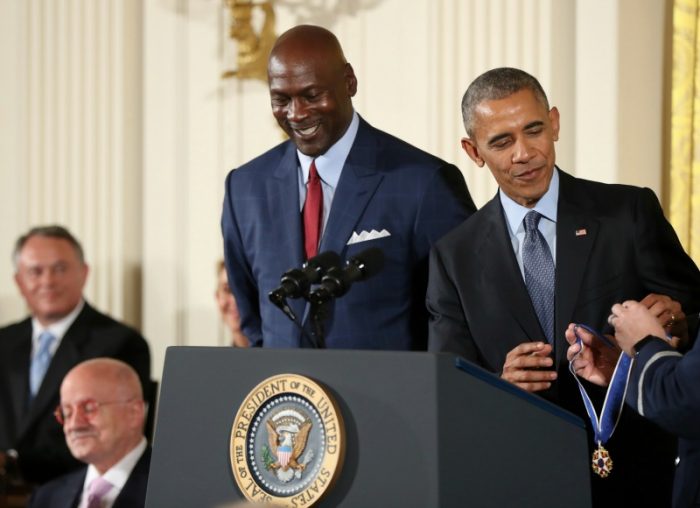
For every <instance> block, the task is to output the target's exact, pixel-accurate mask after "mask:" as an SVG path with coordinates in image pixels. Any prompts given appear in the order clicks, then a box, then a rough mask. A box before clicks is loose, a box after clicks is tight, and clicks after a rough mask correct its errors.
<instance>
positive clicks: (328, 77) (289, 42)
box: [268, 26, 357, 157]
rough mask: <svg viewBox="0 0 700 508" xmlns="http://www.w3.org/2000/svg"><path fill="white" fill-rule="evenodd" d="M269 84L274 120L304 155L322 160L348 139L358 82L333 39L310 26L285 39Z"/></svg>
mask: <svg viewBox="0 0 700 508" xmlns="http://www.w3.org/2000/svg"><path fill="white" fill-rule="evenodd" d="M268 80H269V87H270V103H271V106H272V114H273V115H274V117H275V119H276V120H277V123H278V124H279V125H280V127H281V128H282V129H283V130H284V132H286V133H287V135H288V136H289V138H290V139H291V140H292V142H293V143H294V144H295V145H296V147H297V148H298V149H299V151H301V152H302V153H303V154H306V155H308V156H310V157H318V156H319V155H322V154H324V153H325V152H326V151H327V150H328V149H329V148H330V147H331V146H333V144H334V143H335V142H336V141H338V140H339V139H340V138H341V137H342V136H343V134H344V133H345V131H346V130H347V128H348V126H349V125H350V121H351V120H352V112H353V109H352V97H353V96H354V95H355V93H356V91H357V79H356V78H355V73H354V71H353V69H352V67H351V66H350V64H348V63H346V62H345V58H344V57H343V53H342V50H341V48H340V45H339V44H338V41H337V40H336V39H335V37H334V36H333V34H331V33H330V32H328V31H327V30H325V29H322V28H320V27H311V26H301V27H296V28H293V29H291V30H289V31H288V32H286V33H285V34H283V35H282V36H281V37H280V38H279V39H278V42H277V44H276V45H275V47H274V48H273V50H272V53H271V56H270V61H269V64H268Z"/></svg>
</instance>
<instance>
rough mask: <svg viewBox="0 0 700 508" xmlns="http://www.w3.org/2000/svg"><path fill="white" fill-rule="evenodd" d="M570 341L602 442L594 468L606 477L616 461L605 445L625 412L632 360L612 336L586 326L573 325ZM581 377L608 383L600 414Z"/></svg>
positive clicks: (575, 367) (586, 403) (576, 375)
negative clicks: (623, 408)
mask: <svg viewBox="0 0 700 508" xmlns="http://www.w3.org/2000/svg"><path fill="white" fill-rule="evenodd" d="M566 340H567V341H568V342H569V344H571V346H570V347H569V349H568V351H567V359H568V360H569V371H571V373H572V374H573V375H574V378H575V379H576V382H577V383H578V387H579V391H580V392H581V398H582V399H583V404H584V406H585V407H586V412H587V413H588V417H589V418H590V420H591V424H592V426H593V432H594V434H595V442H596V443H597V444H598V448H597V449H596V450H595V451H594V452H593V462H592V467H593V471H594V472H595V473H596V474H597V475H598V476H600V477H601V478H606V477H607V476H608V475H609V474H610V472H611V471H612V467H613V462H612V459H611V458H610V454H609V453H608V451H607V450H606V449H605V448H604V446H603V445H604V444H605V443H606V442H607V441H608V439H610V437H611V436H612V434H613V432H614V431H615V427H616V426H617V422H618V420H619V418H620V414H621V413H622V405H623V403H624V400H625V392H626V391H627V381H628V379H629V370H630V367H631V365H632V359H631V358H630V357H629V356H627V355H625V354H622V353H621V352H620V349H619V348H617V346H615V345H614V343H613V342H611V341H610V339H608V338H607V337H604V336H603V335H601V334H599V333H597V332H596V331H594V330H592V329H591V328H589V327H587V326H585V325H576V324H573V323H572V324H570V325H569V328H568V329H567V330H566ZM579 376H582V377H583V378H584V379H586V380H588V381H590V382H592V383H595V384H597V385H599V386H606V385H607V386H608V390H607V393H606V394H605V401H604V402H603V407H602V409H601V412H600V417H599V416H598V413H597V412H596V409H595V407H594V406H593V402H592V401H591V398H590V397H589V395H588V393H587V392H586V389H585V387H584V386H583V384H582V383H581V381H580V379H579Z"/></svg>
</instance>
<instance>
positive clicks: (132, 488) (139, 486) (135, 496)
mask: <svg viewBox="0 0 700 508" xmlns="http://www.w3.org/2000/svg"><path fill="white" fill-rule="evenodd" d="M150 463H151V448H150V447H147V448H146V449H145V450H144V452H143V454H142V455H141V457H140V458H139V460H138V462H136V465H135V466H134V469H133V470H132V471H131V474H129V478H128V479H127V480H126V483H125V484H124V487H122V490H121V491H120V492H119V495H118V496H117V499H115V500H114V505H113V506H112V508H140V507H142V506H144V504H145V502H146V485H147V483H148V467H149V465H150Z"/></svg>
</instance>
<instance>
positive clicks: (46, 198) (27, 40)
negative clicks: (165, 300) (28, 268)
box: [0, 0, 141, 324]
mask: <svg viewBox="0 0 700 508" xmlns="http://www.w3.org/2000/svg"><path fill="white" fill-rule="evenodd" d="M137 5H138V2H137V1H136V0H126V1H123V2H113V1H111V0H55V1H54V0H25V1H15V0H6V1H5V2H3V7H2V8H3V9H4V12H3V14H5V15H6V16H2V17H3V19H4V20H7V23H8V24H9V25H12V26H14V27H16V28H15V29H13V30H12V31H11V32H10V33H13V34H14V38H13V40H12V44H11V45H10V47H12V48H14V50H15V51H16V52H17V53H15V56H16V55H17V54H19V55H21V58H15V59H14V60H11V61H8V60H7V59H3V64H8V63H10V62H11V63H12V65H11V66H10V67H9V68H10V69H11V70H12V72H11V73H10V74H11V75H14V76H15V81H14V84H15V90H14V92H13V93H12V94H11V97H12V100H13V103H14V104H13V109H12V110H11V115H10V116H9V118H11V121H12V124H13V126H12V127H10V125H9V122H8V125H7V126H5V125H3V133H4V132H7V131H8V130H10V129H12V131H14V132H15V136H16V137H17V138H16V139H17V143H16V144H15V145H13V146H12V147H11V149H10V150H11V152H12V154H13V155H11V158H12V159H11V160H13V161H15V163H14V164H13V167H14V171H16V178H15V179H14V182H13V183H10V185H8V186H7V187H5V188H6V189H8V190H9V191H10V192H12V191H13V190H14V191H15V192H17V196H16V211H15V213H14V214H13V215H12V222H11V225H8V226H7V227H6V229H5V231H4V233H5V235H3V236H4V238H5V239H4V242H3V245H2V246H3V248H4V251H5V252H6V253H7V258H9V252H10V250H11V248H12V243H13V242H14V240H15V239H16V238H17V237H18V236H19V235H20V234H22V233H23V232H25V231H26V230H27V229H28V228H29V227H31V226H34V225H39V224H49V223H60V224H64V225H66V226H67V227H68V228H69V229H71V230H72V231H73V233H74V234H75V235H76V236H77V237H78V238H79V239H80V240H81V241H82V243H83V246H84V248H85V251H86V254H87V257H88V262H89V263H90V265H91V267H92V272H91V276H90V278H89V280H88V286H87V289H86V295H87V297H88V299H89V300H90V301H91V302H92V303H94V304H95V305H97V306H98V307H100V308H103V309H107V310H109V311H110V312H111V313H113V314H114V315H116V316H117V317H120V318H124V319H126V320H127V321H130V322H132V323H134V324H138V321H139V310H140V284H138V281H137V280H136V278H137V277H138V274H137V273H136V272H135V271H134V270H133V269H131V270H129V269H128V266H129V264H128V263H127V259H128V258H127V255H126V253H127V251H128V249H127V248H126V247H125V246H126V245H127V244H129V245H140V238H141V229H140V226H139V224H138V221H140V220H141V214H140V213H139V214H138V216H133V215H129V214H128V213H127V212H126V210H127V209H131V208H133V207H136V208H137V209H140V203H139V202H133V201H132V198H133V197H136V198H137V199H138V198H139V196H140V194H139V193H138V192H134V184H135V183H136V184H138V187H140V184H139V182H136V181H135V180H134V178H133V174H140V170H141V167H140V159H135V158H134V157H133V152H134V150H135V147H137V146H138V145H137V144H136V145H135V144H134V143H133V142H132V141H133V139H132V138H127V137H125V136H124V132H125V129H127V128H128V126H126V125H125V118H126V117H129V118H130V119H131V121H133V120H134V119H137V121H139V120H138V118H139V116H140V113H139V112H138V111H136V112H135V111H133V108H137V107H138V105H139V103H134V102H132V101H130V100H127V97H126V96H125V94H124V85H125V83H128V82H133V81H134V80H138V79H139V76H140V68H138V67H135V66H134V65H133V64H134V62H138V59H135V58H134V55H133V51H134V50H136V51H140V49H141V45H140V44H138V45H137V46H134V45H133V44H131V45H128V44H126V41H125V38H124V35H125V30H124V27H125V26H126V25H130V24H134V23H136V24H137V25H138V18H139V17H140V11H139V10H137V9H135V6H137ZM127 14H128V15H127ZM134 17H136V20H135V19H134ZM137 35H138V37H139V38H140V33H139V34H137ZM3 81H5V80H3ZM5 86H8V85H7V84H6V85H5ZM8 113H10V111H8ZM139 122H140V121H139ZM138 131H139V132H140V129H139V130H138ZM4 157H5V155H3V159H4ZM9 160H10V159H8V161H9ZM126 160H129V161H130V164H129V166H128V167H127V166H126V165H125V161H126ZM134 161H137V162H138V164H133V163H134ZM3 162H6V161H5V160H3ZM3 167H4V168H6V167H9V166H5V165H3ZM5 171H7V169H3V172H5ZM138 187H136V188H138ZM11 202H13V201H11ZM126 217H128V218H129V219H130V221H131V222H130V223H127V222H125V218H126ZM133 261H134V260H133V258H131V259H130V262H131V263H132V264H133ZM11 273H12V269H11V268H9V269H3V271H2V274H3V276H5V278H4V280H5V281H6V282H8V283H7V284H3V285H2V286H0V287H2V288H3V290H2V291H3V294H2V298H3V299H4V298H14V299H15V301H16V302H17V304H14V305H12V306H7V307H5V306H3V307H2V310H0V314H1V315H2V317H3V321H7V320H10V319H17V318H19V317H21V316H22V314H23V312H24V310H23V306H22V304H21V300H19V297H18V295H17V292H16V289H15V288H14V287H13V284H12V283H11V282H9V277H7V276H8V275H9V276H10V277H11ZM127 286H128V287H129V288H130V291H129V293H128V294H127V293H126V292H125V290H124V288H125V287H127ZM13 294H14V296H11V295H13ZM6 310H7V311H6Z"/></svg>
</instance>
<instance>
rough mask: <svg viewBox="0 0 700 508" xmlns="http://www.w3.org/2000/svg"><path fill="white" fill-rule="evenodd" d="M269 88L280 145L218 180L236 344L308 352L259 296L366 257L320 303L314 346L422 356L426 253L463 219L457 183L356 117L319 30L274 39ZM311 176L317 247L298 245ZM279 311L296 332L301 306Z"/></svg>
mask: <svg viewBox="0 0 700 508" xmlns="http://www.w3.org/2000/svg"><path fill="white" fill-rule="evenodd" d="M268 77H269V89H270V101H271V105H272V113H273V115H274V116H275V118H276V119H277V122H278V123H279V125H280V127H282V129H283V130H284V131H285V132H286V133H287V134H288V136H289V140H288V141H285V142H284V143H282V144H280V145H278V146H276V147H274V148H272V149H271V150H269V151H267V152H266V153H264V154H262V155H260V156H259V157H257V158H255V159H253V160H252V161H250V162H248V163H246V164H244V165H243V166H241V167H239V168H237V169H235V170H234V171H232V172H231V173H230V174H229V175H228V178H227V180H226V196H225V199H224V205H223V215H222V230H223V237H224V252H225V259H226V266H227V270H228V275H229V284H230V286H231V290H232V292H233V294H234V295H235V297H236V302H237V303H238V308H239V311H240V316H241V328H242V331H243V333H244V334H245V336H246V337H248V339H249V340H250V342H251V344H252V345H257V346H265V347H286V348H294V347H313V346H318V345H319V342H320V341H318V340H317V337H314V336H312V335H311V334H310V333H309V327H306V328H305V330H306V333H302V331H301V327H298V326H297V325H295V324H294V323H293V322H292V321H290V320H289V319H288V318H287V316H285V315H284V314H283V313H282V312H281V311H280V309H278V308H276V307H275V306H274V305H273V304H272V303H271V302H270V300H269V299H268V293H269V292H270V291H272V290H274V289H275V288H277V287H278V286H279V285H280V277H281V276H282V274H283V273H284V272H286V271H287V270H289V269H290V268H298V267H301V265H302V263H303V262H304V261H305V260H306V259H308V258H309V257H313V253H312V254H309V252H311V251H313V252H320V253H323V252H325V251H333V252H336V253H338V254H339V255H340V258H341V260H347V259H349V258H351V257H353V256H355V255H357V254H359V253H361V252H362V251H364V250H365V249H368V248H371V247H375V248H378V249H380V250H381V251H382V252H383V253H384V257H385V262H384V268H383V269H382V270H381V271H380V272H379V273H378V274H377V275H375V276H373V277H372V278H370V279H368V280H366V281H361V282H357V283H356V284H354V285H353V287H351V288H350V291H349V292H348V293H347V294H345V295H344V296H342V297H340V298H337V299H335V300H333V301H332V302H330V304H329V309H328V312H327V319H326V320H325V321H324V323H323V324H324V328H325V330H324V331H325V346H327V347H328V348H344V349H384V350H410V349H415V350H425V349H426V346H427V339H426V337H427V322H428V316H427V311H426V309H425V289H426V285H427V275H428V269H427V267H428V253H429V250H430V246H431V245H432V244H433V243H434V242H435V241H437V240H438V239H439V238H440V237H441V236H443V235H444V234H445V233H447V232H448V231H450V230H451V229H452V228H454V227H455V226H457V225H458V224H460V223H461V222H462V221H463V220H464V219H466V218H467V217H468V216H469V215H470V214H471V213H472V212H473V211H474V204H473V202H472V200H471V197H470V195H469V192H468V190H467V187H466V184H465V182H464V178H463V177H462V175H461V173H460V172H459V170H458V169H457V168H456V167H455V166H454V165H452V164H448V163H446V162H445V161H443V160H440V159H438V158H437V157H434V156H432V155H430V154H428V153H426V152H424V151H422V150H419V149H418V148H416V147H414V146H411V145H409V144H408V143H406V142H404V141H401V140H400V139H397V138H395V137H394V136H391V135H389V134H387V133H385V132H382V131H380V130H378V129H376V128H374V127H372V126H371V125H369V123H367V122H366V121H365V120H364V119H363V118H361V117H360V116H359V115H358V114H357V112H356V111H355V110H354V108H353V104H352V97H353V96H354V95H355V93H356V92H357V78H356V77H355V72H354V70H353V68H352V66H351V65H350V64H349V63H348V62H347V61H346V60H345V56H344V55H343V51H342V48H341V47H340V43H339V42H338V40H337V39H336V37H335V36H334V35H333V34H332V33H330V32H329V31H328V30H326V29H324V28H321V27H317V26H308V25H304V26H297V27H294V28H292V29H291V30H289V31H287V32H286V33H284V34H282V35H281V36H280V37H279V39H278V40H277V42H276V44H275V46H274V48H273V49H272V53H271V55H270V60H269V65H268ZM419 121H420V120H419ZM312 168H314V169H313V170H312ZM314 171H317V173H318V177H319V178H320V181H321V183H320V185H321V188H322V194H323V197H322V219H321V234H320V239H319V238H316V237H315V236H314V238H309V236H311V235H310V234H309V235H307V237H305V234H306V233H305V229H304V228H303V227H302V208H303V207H305V206H306V205H305V202H306V198H307V194H308V195H309V196H310V195H311V192H310V191H309V192H307V188H308V189H311V184H310V183H309V182H310V181H316V179H315V177H312V176H310V175H312V174H313V173H314ZM309 201H311V200H309ZM314 202H316V201H314ZM309 243H310V244H311V245H310V246H309ZM288 303H289V308H290V309H291V310H292V311H293V313H294V314H295V315H296V317H297V319H298V321H299V322H301V321H304V325H306V324H307V323H308V319H307V318H308V312H307V311H306V310H305V303H306V302H305V301H304V300H303V299H289V302H288Z"/></svg>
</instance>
